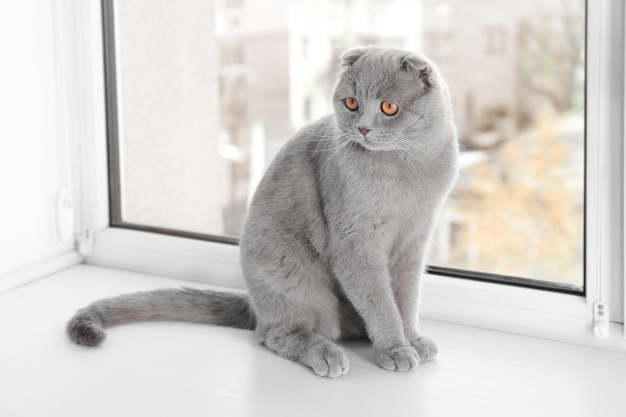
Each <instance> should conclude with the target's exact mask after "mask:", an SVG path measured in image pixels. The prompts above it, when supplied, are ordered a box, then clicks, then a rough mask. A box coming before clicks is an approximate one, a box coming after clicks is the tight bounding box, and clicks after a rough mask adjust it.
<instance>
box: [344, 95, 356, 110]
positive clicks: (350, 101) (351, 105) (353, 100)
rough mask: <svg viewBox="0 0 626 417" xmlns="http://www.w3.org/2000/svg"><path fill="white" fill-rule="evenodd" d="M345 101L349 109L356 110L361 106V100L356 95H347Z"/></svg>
mask: <svg viewBox="0 0 626 417" xmlns="http://www.w3.org/2000/svg"><path fill="white" fill-rule="evenodd" d="M344 103H345V104H346V107H347V108H348V109H349V110H352V111H355V110H356V109H358V108H359V102H358V101H357V99H356V98H354V97H346V99H345V100H344Z"/></svg>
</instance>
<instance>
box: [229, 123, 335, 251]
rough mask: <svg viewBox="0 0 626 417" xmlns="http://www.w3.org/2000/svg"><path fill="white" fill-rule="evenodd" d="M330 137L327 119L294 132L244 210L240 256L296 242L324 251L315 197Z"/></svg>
mask: <svg viewBox="0 0 626 417" xmlns="http://www.w3.org/2000/svg"><path fill="white" fill-rule="evenodd" d="M333 132H334V118H333V116H332V115H329V116H326V117H324V118H322V119H319V120H317V121H316V122H313V123H311V124H309V125H307V126H305V127H304V128H302V129H301V130H299V131H298V132H297V133H296V134H295V135H294V136H293V137H292V138H291V139H290V140H289V141H288V142H287V143H286V144H285V145H284V146H283V148H282V149H281V150H280V151H279V153H278V154H277V155H276V157H275V158H274V160H273V162H272V163H271V164H270V166H269V168H268V170H267V172H266V173H265V175H264V177H263V179H262V180H261V182H260V184H259V186H258V188H257V190H256V192H255V195H254V198H253V200H252V203H251V204H250V207H249V209H248V216H247V218H246V222H245V226H244V231H243V234H242V239H241V245H242V250H243V251H244V252H245V253H246V254H247V255H248V256H250V255H253V253H251V252H254V251H255V249H253V248H255V247H261V246H262V247H266V246H267V245H268V244H269V245H272V244H279V243H280V244H285V243H286V242H289V241H293V240H295V239H299V240H304V241H306V242H308V243H309V244H310V245H311V246H312V247H313V248H314V249H315V250H318V251H320V252H322V251H324V245H325V240H326V236H325V233H326V227H325V221H324V219H323V209H322V204H321V200H320V194H319V173H318V169H319V164H318V159H319V156H320V154H322V153H323V152H327V151H328V149H327V148H328V146H329V145H328V144H327V142H328V143H331V137H332V135H333Z"/></svg>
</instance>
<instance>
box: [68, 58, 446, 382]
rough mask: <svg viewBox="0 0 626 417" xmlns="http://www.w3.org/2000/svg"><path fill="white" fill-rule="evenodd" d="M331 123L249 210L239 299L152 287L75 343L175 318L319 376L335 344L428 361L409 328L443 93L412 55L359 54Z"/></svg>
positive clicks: (293, 146)
mask: <svg viewBox="0 0 626 417" xmlns="http://www.w3.org/2000/svg"><path fill="white" fill-rule="evenodd" d="M332 100H333V107H334V114H332V115H329V116H326V117H324V118H322V119H320V120H318V121H316V122H314V123H312V124H310V125H308V126H306V127H304V128H303V129H302V130H300V131H299V132H297V133H296V134H295V136H294V137H293V138H292V139H291V140H290V141H289V142H288V143H287V144H286V145H285V146H284V147H283V148H282V150H281V151H280V152H279V153H278V155H277V156H276V158H275V159H274V161H273V162H272V164H271V165H270V167H269V168H268V170H267V172H266V174H265V176H264V177H263V179H262V180H261V182H260V184H259V186H258V189H257V191H256V193H255V195H254V197H253V200H252V202H251V205H250V208H249V212H248V214H247V218H246V221H245V225H244V230H243V234H242V237H241V247H240V249H241V265H242V268H243V273H244V276H245V280H246V283H247V289H248V292H247V294H237V293H227V292H216V291H209V290H197V289H188V288H183V289H162V290H157V291H150V292H142V293H136V294H129V295H122V296H119V297H114V298H110V299H105V300H101V301H97V302H95V303H93V304H91V305H89V306H88V307H86V308H84V309H82V310H79V311H78V312H77V313H76V315H75V316H74V317H73V318H72V319H71V320H70V321H69V323H68V325H67V333H68V335H69V337H70V338H71V339H72V340H73V341H75V342H76V343H78V344H81V345H86V346H96V345H99V344H100V343H101V342H102V341H103V339H104V337H105V333H104V329H105V328H107V327H110V326H113V325H117V324H122V323H129V322H136V321H147V320H184V321H191V322H196V323H209V324H218V325H224V326H232V327H237V328H243V329H251V330H255V333H256V336H257V337H258V339H259V341H260V342H261V343H262V344H263V345H265V346H266V347H268V348H269V349H271V350H273V351H274V352H276V353H277V354H278V355H280V356H281V357H284V358H287V359H290V360H293V361H296V362H299V363H301V364H303V365H306V366H308V367H310V368H312V369H313V371H314V372H315V373H316V374H318V375H321V376H324V377H330V378H334V377H338V376H341V375H343V374H345V373H346V372H347V371H348V367H349V359H348V357H347V355H346V354H345V352H344V350H343V349H342V348H341V347H340V346H339V345H338V344H337V343H336V342H337V341H341V340H348V339H353V338H366V337H367V338H369V339H370V340H371V341H372V345H373V349H374V353H375V358H376V361H377V362H378V364H379V365H380V366H381V367H382V368H384V369H387V370H392V371H409V370H412V369H414V368H416V367H417V366H418V364H419V362H420V361H426V360H430V359H433V358H434V357H435V356H436V354H437V348H436V345H435V343H434V342H433V341H432V340H430V339H428V338H426V337H424V336H422V335H421V334H420V333H419V331H418V300H419V290H420V277H421V272H422V269H423V268H424V256H425V254H426V253H427V247H428V243H429V240H430V238H431V235H432V234H433V229H434V227H435V224H436V222H437V218H438V216H439V213H440V211H441V209H442V206H443V204H444V202H445V200H446V198H447V196H448V194H449V192H450V190H451V188H452V185H453V183H454V182H455V180H456V177H457V172H458V165H457V159H458V141H457V134H456V128H455V125H454V122H453V115H452V104H451V99H450V95H449V91H448V87H447V84H446V82H445V81H444V79H443V78H442V76H441V74H440V72H439V71H438V69H437V68H436V67H435V65H434V64H433V63H432V62H431V61H430V60H429V59H428V58H426V57H425V56H423V55H422V54H418V53H414V52H409V51H404V50H400V49H393V48H382V47H373V46H367V47H358V48H353V49H349V50H347V51H346V52H344V53H343V54H342V55H341V57H340V71H339V77H338V81H337V83H336V85H335V88H334V93H333V96H332Z"/></svg>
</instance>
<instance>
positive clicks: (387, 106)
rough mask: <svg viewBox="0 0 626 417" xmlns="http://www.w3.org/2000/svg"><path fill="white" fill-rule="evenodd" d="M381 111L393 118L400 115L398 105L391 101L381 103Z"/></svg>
mask: <svg viewBox="0 0 626 417" xmlns="http://www.w3.org/2000/svg"><path fill="white" fill-rule="evenodd" d="M380 109H381V110H382V111H383V113H385V114H386V115H387V116H393V115H394V114H396V113H398V105H397V104H396V103H392V102H391V101H383V102H382V103H380Z"/></svg>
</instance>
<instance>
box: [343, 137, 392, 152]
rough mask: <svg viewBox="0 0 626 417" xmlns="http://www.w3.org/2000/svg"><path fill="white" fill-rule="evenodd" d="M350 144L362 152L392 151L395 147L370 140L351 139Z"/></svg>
mask: <svg viewBox="0 0 626 417" xmlns="http://www.w3.org/2000/svg"><path fill="white" fill-rule="evenodd" d="M352 143H353V144H354V145H356V147H357V148H359V149H360V150H363V151H372V152H384V151H392V150H394V149H395V146H393V145H390V144H388V143H377V142H372V141H371V140H356V139H353V140H352Z"/></svg>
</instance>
